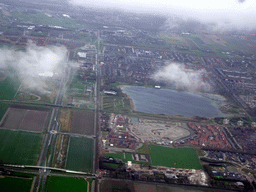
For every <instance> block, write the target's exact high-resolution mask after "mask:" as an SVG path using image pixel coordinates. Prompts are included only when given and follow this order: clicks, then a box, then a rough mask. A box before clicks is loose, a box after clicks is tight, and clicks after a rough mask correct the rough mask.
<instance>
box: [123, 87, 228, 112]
mask: <svg viewBox="0 0 256 192" xmlns="http://www.w3.org/2000/svg"><path fill="white" fill-rule="evenodd" d="M122 90H123V92H125V93H126V94H127V95H128V96H129V97H130V98H131V99H132V100H133V103H134V105H135V110H136V111H140V112H146V113H154V114H168V115H182V116H186V117H192V116H200V117H217V116H218V117H220V116H224V115H223V113H222V112H221V111H220V110H219V109H218V108H217V107H216V106H215V105H214V102H213V101H212V100H210V99H208V98H206V97H203V96H199V95H195V94H192V93H188V92H182V91H175V90H169V89H155V88H148V87H139V86H124V87H123V88H122Z"/></svg>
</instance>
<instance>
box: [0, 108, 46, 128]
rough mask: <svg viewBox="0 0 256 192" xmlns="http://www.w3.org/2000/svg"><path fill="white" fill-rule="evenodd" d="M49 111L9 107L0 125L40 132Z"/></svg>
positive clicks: (44, 126)
mask: <svg viewBox="0 0 256 192" xmlns="http://www.w3.org/2000/svg"><path fill="white" fill-rule="evenodd" d="M48 117H49V111H46V110H35V109H26V108H25V109H24V108H12V107H11V108H9V110H8V112H7V114H6V116H5V119H3V121H2V124H1V125H0V126H1V127H4V128H9V129H17V130H25V131H36V132H42V131H43V130H45V128H46V126H47V122H48Z"/></svg>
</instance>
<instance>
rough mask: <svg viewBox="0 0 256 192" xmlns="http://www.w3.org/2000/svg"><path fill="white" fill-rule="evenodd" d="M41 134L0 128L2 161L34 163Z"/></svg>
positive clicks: (39, 146) (39, 147)
mask: <svg viewBox="0 0 256 192" xmlns="http://www.w3.org/2000/svg"><path fill="white" fill-rule="evenodd" d="M41 141H42V135H41V134H39V133H29V132H25V131H11V130H7V129H0V157H1V160H2V161H3V162H4V163H11V164H23V165H36V163H37V159H38V156H39V154H40V149H41Z"/></svg>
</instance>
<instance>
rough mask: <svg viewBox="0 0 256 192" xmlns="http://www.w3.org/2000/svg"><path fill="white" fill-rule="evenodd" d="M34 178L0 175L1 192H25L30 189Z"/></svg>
mask: <svg viewBox="0 0 256 192" xmlns="http://www.w3.org/2000/svg"><path fill="white" fill-rule="evenodd" d="M32 182H33V179H32V178H18V177H8V176H7V177H5V176H4V177H0V186H1V192H10V191H15V192H25V191H30V188H31V185H32Z"/></svg>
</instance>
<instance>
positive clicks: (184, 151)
mask: <svg viewBox="0 0 256 192" xmlns="http://www.w3.org/2000/svg"><path fill="white" fill-rule="evenodd" d="M149 155H150V157H151V161H152V165H158V166H166V167H176V168H183V169H202V166H201V164H200V162H199V160H198V157H197V154H196V151H195V150H194V149H192V148H179V149H173V148H167V147H162V146H156V145H150V146H149Z"/></svg>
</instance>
